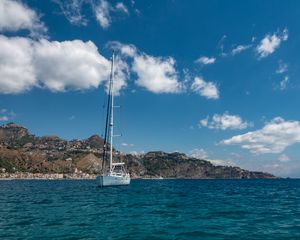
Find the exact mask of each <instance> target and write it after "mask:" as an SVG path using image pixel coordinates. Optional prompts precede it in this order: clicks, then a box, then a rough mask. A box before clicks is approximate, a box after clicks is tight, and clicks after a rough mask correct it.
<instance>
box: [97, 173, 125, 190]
mask: <svg viewBox="0 0 300 240" xmlns="http://www.w3.org/2000/svg"><path fill="white" fill-rule="evenodd" d="M96 181H97V185H98V186H99V187H108V186H121V185H129V184H130V177H129V176H109V175H108V176H97V178H96Z"/></svg>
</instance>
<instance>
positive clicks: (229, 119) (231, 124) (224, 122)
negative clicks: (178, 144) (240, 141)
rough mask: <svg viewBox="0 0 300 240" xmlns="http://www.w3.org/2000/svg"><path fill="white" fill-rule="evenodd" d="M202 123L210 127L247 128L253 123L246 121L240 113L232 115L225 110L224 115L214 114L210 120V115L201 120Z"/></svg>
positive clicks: (223, 128) (224, 128)
mask: <svg viewBox="0 0 300 240" xmlns="http://www.w3.org/2000/svg"><path fill="white" fill-rule="evenodd" d="M200 125H201V126H203V127H208V128H210V129H221V130H226V129H245V128H247V127H249V126H251V125H252V124H250V123H248V122H244V121H243V120H242V118H241V117H240V116H238V115H230V114H229V113H227V112H225V113H224V114H223V115H220V114H214V115H213V117H212V118H211V121H209V117H207V118H205V119H202V120H200Z"/></svg>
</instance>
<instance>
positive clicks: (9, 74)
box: [0, 35, 128, 94]
mask: <svg viewBox="0 0 300 240" xmlns="http://www.w3.org/2000/svg"><path fill="white" fill-rule="evenodd" d="M0 45H1V48H0V76H1V78H0V93H5V94H16V93H21V92H24V91H27V90H30V89H31V88H32V87H34V86H38V87H44V88H47V89H50V90H51V91H54V92H59V91H66V90H86V89H91V88H96V87H98V86H99V85H100V84H101V83H102V82H104V81H106V80H107V79H108V78H109V73H110V61H109V60H107V59H106V58H105V57H103V56H102V55H101V54H100V53H99V52H98V49H97V47H96V46H95V44H94V43H93V42H91V41H87V42H83V41H81V40H73V41H63V42H58V41H48V40H46V39H41V40H39V41H34V40H30V39H28V38H22V37H12V38H8V37H5V36H1V35H0ZM116 62H117V67H116V69H115V93H116V94H117V93H119V91H120V90H121V89H123V88H124V87H125V86H126V80H127V74H128V70H127V68H128V67H127V64H126V63H125V62H123V61H122V60H121V59H119V58H117V59H116Z"/></svg>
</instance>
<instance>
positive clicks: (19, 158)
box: [0, 123, 276, 179]
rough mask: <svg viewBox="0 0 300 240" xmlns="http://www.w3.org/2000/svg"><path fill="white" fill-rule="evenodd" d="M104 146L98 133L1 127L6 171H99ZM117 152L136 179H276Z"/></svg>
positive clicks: (175, 157) (177, 158)
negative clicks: (69, 134)
mask: <svg viewBox="0 0 300 240" xmlns="http://www.w3.org/2000/svg"><path fill="white" fill-rule="evenodd" d="M102 147H103V139H102V138H101V137H100V136H98V135H93V136H91V137H90V138H88V139H84V140H79V139H77V140H71V141H67V140H64V139H61V138H59V137H57V136H44V137H38V136H35V135H33V134H30V133H29V131H28V130H27V129H26V128H25V127H23V126H20V125H17V124H15V123H8V124H6V125H2V126H0V168H1V169H2V171H6V172H16V171H18V172H31V173H73V172H76V171H82V172H84V173H97V172H99V169H101V168H102V159H101V155H102ZM114 153H115V154H114V155H115V157H116V158H119V159H120V160H121V161H124V162H125V163H126V166H127V169H128V171H129V172H130V174H131V176H132V177H133V178H140V177H143V178H153V177H154V178H156V177H163V178H203V179H223V178H225V179H240V178H276V177H275V176H273V175H272V174H269V173H263V172H253V171H247V170H244V169H241V168H239V167H231V166H215V165H213V164H212V163H210V162H209V161H206V160H201V159H197V158H192V157H189V156H187V155H185V154H182V153H178V152H175V153H165V152H162V151H153V152H148V153H146V154H142V155H132V154H123V153H120V152H118V151H116V150H115V151H114Z"/></svg>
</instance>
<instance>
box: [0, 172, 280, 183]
mask: <svg viewBox="0 0 300 240" xmlns="http://www.w3.org/2000/svg"><path fill="white" fill-rule="evenodd" d="M96 177H97V174H90V173H82V172H78V173H29V172H15V173H7V172H5V173H0V181H1V180H95V179H96ZM131 179H143V180H172V179H201V180H225V179H227V180H234V179H236V180H244V179H246V180H247V179H271V180H272V179H285V178H222V179H221V178H182V177H177V178H176V177H172V178H163V177H161V176H160V177H157V176H139V177H137V176H134V177H133V176H132V177H131Z"/></svg>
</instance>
